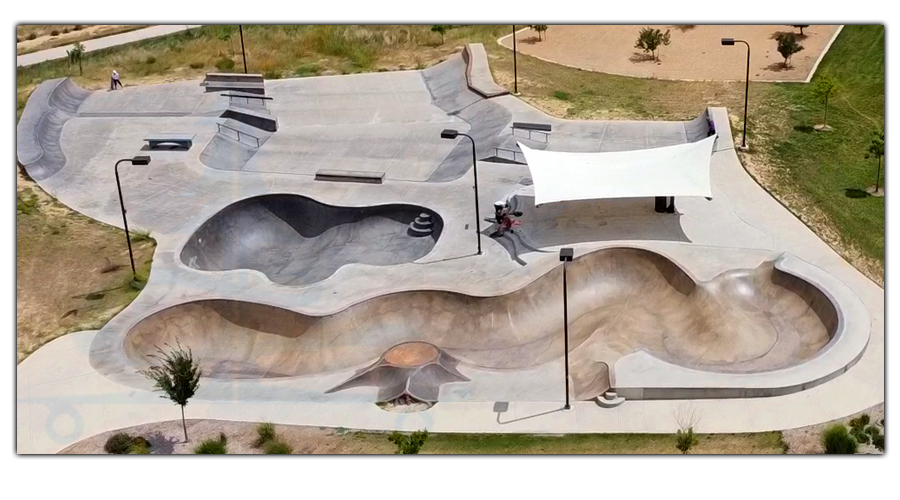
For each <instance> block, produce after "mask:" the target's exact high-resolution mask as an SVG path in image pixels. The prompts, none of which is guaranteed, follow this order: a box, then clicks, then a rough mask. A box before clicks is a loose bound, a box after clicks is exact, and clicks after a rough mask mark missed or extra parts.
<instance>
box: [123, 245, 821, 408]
mask: <svg viewBox="0 0 900 500" xmlns="http://www.w3.org/2000/svg"><path fill="white" fill-rule="evenodd" d="M250 230H251V231H252V229H250ZM561 274H562V269H561V268H556V269H554V270H553V271H551V272H549V273H547V274H545V275H543V276H541V277H540V278H538V279H537V280H535V281H534V282H532V283H531V284H529V285H527V286H525V287H524V288H522V289H520V290H518V291H515V292H513V293H509V294H506V295H501V296H494V297H473V296H468V295H464V294H459V293H452V292H445V291H410V292H402V293H395V294H390V295H384V296H381V297H376V298H373V299H370V300H367V301H364V302H361V303H359V304H356V305H353V306H351V307H349V308H347V309H344V310H343V311H340V312H338V313H335V314H332V315H329V316H322V317H318V316H309V315H304V314H300V313H297V312H294V311H290V310H286V309H281V308H278V307H273V306H269V305H263V304H257V303H250V302H240V301H234V300H202V301H194V302H188V303H184V304H180V305H177V306H173V307H170V308H168V309H164V310H161V311H159V312H156V313H154V314H151V315H150V316H148V317H146V318H144V319H143V320H142V321H140V322H139V323H137V324H136V325H135V326H134V327H133V328H132V329H131V330H130V331H129V332H128V333H127V334H126V337H125V342H124V344H125V351H126V355H127V356H128V358H129V359H131V361H132V362H133V363H135V364H136V365H138V366H146V365H147V363H148V361H149V358H148V355H150V354H152V353H154V352H155V346H163V345H165V344H174V343H175V342H176V341H178V342H180V343H181V344H182V345H185V346H188V347H190V348H191V349H192V350H193V352H194V354H195V356H196V357H197V359H199V360H200V362H201V364H202V365H203V369H204V374H205V376H207V377H215V378H246V377H265V378H268V377H296V376H305V375H315V374H323V373H328V372H335V371H339V370H345V369H349V368H358V367H360V366H362V365H365V364H368V363H371V362H373V361H374V360H377V359H378V358H379V356H381V355H382V354H384V352H385V351H387V350H388V349H390V348H391V347H392V346H395V345H397V344H400V343H403V342H412V341H422V342H428V343H430V344H433V345H435V346H437V347H438V348H440V349H442V350H444V351H446V352H447V353H448V354H450V355H452V356H454V357H455V358H456V359H458V360H460V362H462V363H463V364H464V365H469V366H473V367H478V368H483V369H493V370H516V369H525V368H529V367H534V366H537V365H540V364H543V363H546V362H548V361H551V360H555V359H558V358H560V357H561V356H562V354H563V345H562V344H563V332H562V326H563V325H562V317H561V316H562V275H561ZM568 283H569V285H568V286H569V290H568V296H569V302H568V304H569V321H570V324H569V348H570V350H571V355H570V359H571V364H572V367H573V373H572V377H573V379H574V380H575V382H576V385H578V384H579V383H581V382H579V381H588V380H592V378H593V374H592V370H595V369H597V367H598V366H600V364H605V366H609V367H613V366H615V362H616V361H617V360H618V359H620V358H621V357H623V356H627V355H629V354H631V353H634V352H637V351H643V352H646V353H649V354H650V355H652V356H654V357H656V358H658V359H661V360H665V361H666V362H669V363H673V364H676V365H679V366H683V367H688V368H691V369H694V370H703V371H710V372H718V373H744V374H746V373H758V372H764V371H772V370H778V369H781V368H785V367H791V366H795V365H798V364H802V363H803V362H804V361H806V360H809V359H811V358H813V357H814V356H816V355H817V354H818V353H819V351H820V350H821V349H822V348H823V347H825V346H826V345H827V344H828V343H829V342H830V341H831V339H832V337H833V336H834V335H835V331H836V329H837V328H838V314H837V311H836V309H835V306H834V304H833V303H832V302H831V300H829V298H828V297H827V296H826V295H824V294H823V293H822V292H821V291H820V290H819V289H818V288H817V287H815V286H813V285H812V284H810V283H809V282H807V281H805V280H803V279H800V278H798V277H797V276H794V275H791V274H788V273H785V272H783V271H781V270H779V269H777V268H776V266H775V265H774V264H773V262H772V261H768V262H764V263H762V264H761V265H760V266H759V267H757V268H756V269H746V270H733V271H728V272H725V273H722V274H720V275H719V276H717V277H715V278H713V279H712V280H710V281H707V282H696V281H695V280H694V279H693V278H691V277H690V276H689V275H688V274H686V273H685V272H684V271H683V270H682V269H681V268H680V267H679V266H678V265H676V264H675V263H673V262H672V261H670V260H669V259H667V258H666V257H663V256H661V255H659V254H656V253H653V252H650V251H647V250H641V249H633V248H611V249H605V250H600V251H597V252H594V253H591V254H588V255H585V256H583V257H581V258H578V259H576V260H575V261H574V262H572V263H571V264H569V267H568ZM582 372H583V373H582ZM584 383H587V382H584ZM576 389H577V387H576ZM582 389H583V388H582ZM579 392H580V393H584V391H583V390H580V391H579Z"/></svg>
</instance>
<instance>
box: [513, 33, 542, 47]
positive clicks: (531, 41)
mask: <svg viewBox="0 0 900 500" xmlns="http://www.w3.org/2000/svg"><path fill="white" fill-rule="evenodd" d="M516 40H518V42H519V43H527V44H528V45H534V44H536V43H538V42H542V41H543V40H541V39H540V37H537V36H534V35H532V36H530V37H528V38H517V39H516Z"/></svg>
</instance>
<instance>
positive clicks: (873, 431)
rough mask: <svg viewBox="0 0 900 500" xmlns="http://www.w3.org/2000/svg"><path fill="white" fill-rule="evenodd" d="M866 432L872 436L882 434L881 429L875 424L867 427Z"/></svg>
mask: <svg viewBox="0 0 900 500" xmlns="http://www.w3.org/2000/svg"><path fill="white" fill-rule="evenodd" d="M865 432H866V434H868V435H870V436H877V435H879V434H881V429H879V428H878V427H875V426H874V425H870V426H868V427H866V431H865Z"/></svg>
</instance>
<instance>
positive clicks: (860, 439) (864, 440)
mask: <svg viewBox="0 0 900 500" xmlns="http://www.w3.org/2000/svg"><path fill="white" fill-rule="evenodd" d="M850 435H851V436H853V439H855V440H856V442H857V443H859V444H869V435H868V434H866V433H865V432H863V431H862V430H860V429H853V430H852V431H850Z"/></svg>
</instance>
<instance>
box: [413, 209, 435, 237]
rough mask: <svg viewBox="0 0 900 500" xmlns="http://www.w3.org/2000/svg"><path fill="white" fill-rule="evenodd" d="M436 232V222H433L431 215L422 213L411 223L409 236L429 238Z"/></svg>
mask: <svg viewBox="0 0 900 500" xmlns="http://www.w3.org/2000/svg"><path fill="white" fill-rule="evenodd" d="M433 232H434V221H432V220H431V214H427V213H424V212H423V213H421V214H419V215H418V217H416V219H415V220H414V221H412V222H410V223H409V230H408V231H407V234H409V235H410V236H414V237H422V236H429V235H430V234H431V233H433Z"/></svg>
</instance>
